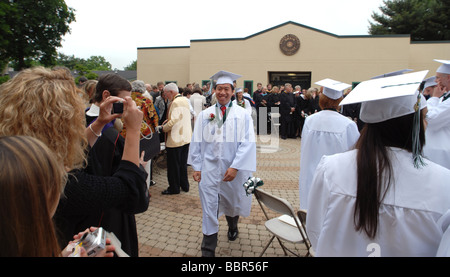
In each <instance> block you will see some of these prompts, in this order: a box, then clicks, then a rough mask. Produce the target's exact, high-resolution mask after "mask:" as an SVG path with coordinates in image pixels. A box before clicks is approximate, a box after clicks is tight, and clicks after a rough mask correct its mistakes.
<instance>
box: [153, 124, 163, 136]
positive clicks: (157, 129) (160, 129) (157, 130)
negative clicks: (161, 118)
mask: <svg viewBox="0 0 450 277" xmlns="http://www.w3.org/2000/svg"><path fill="white" fill-rule="evenodd" d="M162 129H163V126H162V125H159V126H156V128H155V131H156V132H157V133H158V134H159V133H162V131H163V130H162Z"/></svg>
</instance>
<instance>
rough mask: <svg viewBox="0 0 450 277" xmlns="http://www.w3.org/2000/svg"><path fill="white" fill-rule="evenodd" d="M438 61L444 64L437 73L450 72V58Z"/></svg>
mask: <svg viewBox="0 0 450 277" xmlns="http://www.w3.org/2000/svg"><path fill="white" fill-rule="evenodd" d="M435 61H436V62H438V63H442V65H441V66H440V67H439V68H438V69H437V70H436V72H437V73H443V74H450V60H436V59H435Z"/></svg>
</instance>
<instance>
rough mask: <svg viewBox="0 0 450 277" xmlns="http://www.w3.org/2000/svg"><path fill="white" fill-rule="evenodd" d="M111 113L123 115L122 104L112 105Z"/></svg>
mask: <svg viewBox="0 0 450 277" xmlns="http://www.w3.org/2000/svg"><path fill="white" fill-rule="evenodd" d="M113 113H123V102H115V103H113Z"/></svg>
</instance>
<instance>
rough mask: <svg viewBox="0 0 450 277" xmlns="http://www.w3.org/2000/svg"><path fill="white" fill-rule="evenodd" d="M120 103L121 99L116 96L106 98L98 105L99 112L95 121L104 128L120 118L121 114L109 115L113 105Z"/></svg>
mask: <svg viewBox="0 0 450 277" xmlns="http://www.w3.org/2000/svg"><path fill="white" fill-rule="evenodd" d="M121 101H123V99H122V98H119V97H116V96H109V97H108V98H106V100H105V101H103V103H101V104H100V112H99V115H98V118H97V120H96V121H98V122H99V123H101V124H102V125H103V126H104V125H106V124H108V123H109V122H111V121H113V120H114V119H116V118H118V117H120V116H121V115H122V114H113V113H111V111H112V107H113V103H115V102H121Z"/></svg>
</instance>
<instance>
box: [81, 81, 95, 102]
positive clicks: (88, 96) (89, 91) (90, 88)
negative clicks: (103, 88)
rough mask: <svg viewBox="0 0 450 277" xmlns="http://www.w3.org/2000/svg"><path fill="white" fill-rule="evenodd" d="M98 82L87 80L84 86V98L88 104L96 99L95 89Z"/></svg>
mask: <svg viewBox="0 0 450 277" xmlns="http://www.w3.org/2000/svg"><path fill="white" fill-rule="evenodd" d="M97 83H98V81H97V80H87V81H86V82H85V83H84V84H83V87H82V88H83V91H84V93H83V94H82V97H83V99H84V101H85V102H86V103H92V101H93V99H94V94H95V87H96V86H97Z"/></svg>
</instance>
